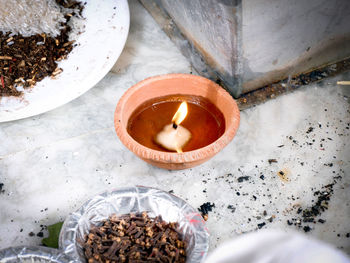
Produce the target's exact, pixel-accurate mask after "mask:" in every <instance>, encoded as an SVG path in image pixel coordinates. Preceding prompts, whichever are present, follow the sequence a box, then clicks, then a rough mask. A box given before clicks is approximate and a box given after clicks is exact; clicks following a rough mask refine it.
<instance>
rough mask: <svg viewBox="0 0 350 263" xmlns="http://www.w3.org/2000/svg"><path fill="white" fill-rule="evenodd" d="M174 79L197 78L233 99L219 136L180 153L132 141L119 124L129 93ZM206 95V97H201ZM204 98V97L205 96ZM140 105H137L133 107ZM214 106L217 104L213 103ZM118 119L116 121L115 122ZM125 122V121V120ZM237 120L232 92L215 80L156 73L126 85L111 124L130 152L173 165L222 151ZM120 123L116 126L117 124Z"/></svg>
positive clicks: (235, 127)
mask: <svg viewBox="0 0 350 263" xmlns="http://www.w3.org/2000/svg"><path fill="white" fill-rule="evenodd" d="M174 78H175V79H176V78H183V79H188V78H193V79H195V80H196V81H199V82H201V83H203V84H210V86H212V87H213V88H215V89H216V92H217V94H218V95H221V96H223V97H225V98H226V99H228V98H229V100H230V101H231V102H232V110H233V112H232V118H233V120H231V121H228V120H226V118H227V116H225V114H224V113H223V114H224V118H225V132H224V134H223V135H221V137H219V138H218V139H217V140H216V141H214V142H213V143H211V144H209V145H207V146H205V147H202V148H199V149H196V150H192V151H187V152H183V153H177V152H165V151H158V150H153V149H150V148H148V147H146V146H144V145H142V144H140V143H138V142H137V141H135V140H134V139H133V138H132V137H131V136H130V135H129V133H128V132H127V129H126V125H127V123H126V124H125V126H124V125H123V123H122V121H121V120H122V119H123V118H122V114H123V108H124V105H125V103H126V102H128V99H129V98H130V96H131V95H132V94H134V93H135V92H137V91H138V90H140V89H142V88H143V87H144V86H145V84H150V83H152V82H154V81H161V80H166V79H174ZM171 94H179V93H169V95H171ZM187 94H188V95H191V90H189V91H188V93H187ZM203 97H205V96H203ZM206 98H207V97H206ZM207 99H209V100H210V101H212V100H211V99H210V98H207ZM138 106H140V105H136V107H135V109H136V108H137V107H138ZM216 107H218V106H217V105H216ZM118 120H119V121H118ZM127 121H128V120H127ZM239 122H240V112H239V109H238V106H237V103H236V101H235V100H234V99H233V98H232V97H231V95H230V94H229V93H228V92H227V91H226V90H224V89H223V88H222V87H221V86H219V85H218V84H216V83H215V82H213V81H211V80H209V79H207V78H204V77H201V76H196V75H191V74H166V75H159V76H154V77H149V78H147V79H144V80H142V81H140V82H138V83H137V84H135V85H133V86H132V87H131V88H129V89H128V90H127V91H126V92H125V93H124V94H123V96H122V97H121V98H120V100H119V102H118V104H117V107H116V110H115V113H114V126H115V130H116V133H117V135H118V137H119V139H120V140H121V142H122V143H123V144H124V145H125V146H126V147H127V148H128V149H130V150H131V151H132V152H133V153H135V154H136V155H138V156H139V157H141V158H143V159H149V160H153V161H155V162H159V163H174V164H177V163H178V164H180V163H188V162H195V161H199V160H202V159H206V158H210V157H213V156H214V155H215V154H216V153H218V152H219V151H221V150H222V149H223V148H224V147H225V146H226V145H227V144H228V143H229V142H230V141H231V140H232V139H233V137H234V136H235V134H236V131H237V129H238V127H239ZM118 123H119V125H117V124H118Z"/></svg>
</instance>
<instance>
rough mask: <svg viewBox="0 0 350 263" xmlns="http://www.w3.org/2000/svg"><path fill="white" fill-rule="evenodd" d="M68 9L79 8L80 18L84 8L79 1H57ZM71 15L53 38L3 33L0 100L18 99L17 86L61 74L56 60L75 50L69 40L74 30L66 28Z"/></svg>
mask: <svg viewBox="0 0 350 263" xmlns="http://www.w3.org/2000/svg"><path fill="white" fill-rule="evenodd" d="M56 2H57V3H58V4H59V5H61V6H63V7H67V8H77V9H78V13H79V14H80V15H81V12H82V10H83V7H84V6H83V5H82V4H81V3H80V2H77V1H63V0H57V1H56ZM71 16H72V14H68V15H66V16H65V18H66V22H65V23H63V24H62V25H61V26H62V29H61V32H60V34H59V35H58V36H57V37H52V36H49V35H46V34H36V35H33V36H30V37H23V36H22V35H20V34H18V35H14V36H10V34H11V32H8V33H2V32H0V79H1V86H0V98H1V97H2V96H19V95H21V94H22V92H21V91H19V90H17V88H16V87H19V86H22V87H23V88H28V87H33V86H34V85H35V83H36V82H38V81H41V80H42V79H44V78H45V77H46V76H56V75H58V74H59V73H61V72H62V69H60V68H58V67H57V61H60V60H62V59H65V58H67V55H68V54H69V52H71V50H72V49H73V43H74V41H69V40H68V38H69V32H70V31H71V27H70V26H68V25H67V23H68V22H69V20H70V18H71Z"/></svg>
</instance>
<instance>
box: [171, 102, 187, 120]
mask: <svg viewBox="0 0 350 263" xmlns="http://www.w3.org/2000/svg"><path fill="white" fill-rule="evenodd" d="M187 112H188V109H187V103H186V102H185V101H184V102H182V103H181V105H180V107H179V109H178V110H177V112H176V113H175V115H174V117H173V119H172V120H171V121H172V122H173V123H175V124H176V125H179V124H180V123H181V122H182V121H183V120H184V119H185V118H186V116H187Z"/></svg>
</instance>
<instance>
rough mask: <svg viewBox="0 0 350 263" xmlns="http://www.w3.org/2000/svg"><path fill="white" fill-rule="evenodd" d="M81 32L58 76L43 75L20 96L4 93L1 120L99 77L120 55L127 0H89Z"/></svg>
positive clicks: (48, 106)
mask: <svg viewBox="0 0 350 263" xmlns="http://www.w3.org/2000/svg"><path fill="white" fill-rule="evenodd" d="M86 2H87V4H86V5H85V8H84V11H83V17H84V18H85V21H83V24H84V25H85V28H84V32H83V33H82V34H80V35H79V36H78V37H77V38H76V43H77V44H78V45H77V46H76V47H75V48H73V50H72V52H71V53H70V54H69V55H68V58H67V59H65V60H62V61H61V62H59V64H58V66H59V67H60V68H62V69H63V72H62V73H61V74H59V75H58V76H57V79H51V78H50V77H46V78H45V79H43V80H42V81H41V82H38V83H37V84H36V85H35V87H34V88H33V89H31V90H26V91H25V93H24V96H23V97H20V98H16V97H3V98H1V101H0V122H5V121H12V120H17V119H22V118H26V117H30V116H34V115H37V114H40V113H44V112H47V111H49V110H52V109H54V108H57V107H59V106H61V105H63V104H66V103H68V102H70V101H72V100H73V99H75V98H77V97H79V96H80V95H82V94H83V93H85V92H86V91H88V90H89V89H90V88H92V87H93V86H94V85H95V84H96V83H97V82H98V81H100V80H101V79H102V78H103V77H104V76H105V75H106V74H107V73H108V71H109V70H110V69H111V68H112V67H113V65H114V63H115V62H116V60H117V59H118V57H119V56H120V53H121V52H122V50H123V47H124V45H125V42H126V39H127V36H128V32H129V24H130V13H129V6H128V2H127V0H104V1H96V0H88V1H86Z"/></svg>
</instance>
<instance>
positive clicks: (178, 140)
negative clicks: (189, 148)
mask: <svg viewBox="0 0 350 263" xmlns="http://www.w3.org/2000/svg"><path fill="white" fill-rule="evenodd" d="M187 112H188V109H187V103H186V102H182V103H181V105H180V107H179V109H178V110H177V111H176V113H175V115H174V117H173V119H172V122H173V123H172V124H168V125H166V126H165V127H164V128H163V130H162V131H161V132H160V133H158V134H157V136H156V137H155V141H156V143H158V144H159V145H161V146H163V147H164V148H166V149H168V150H170V151H177V152H178V153H181V152H182V149H183V147H184V146H185V145H186V143H187V142H188V141H189V140H190V139H191V132H190V131H189V130H187V129H186V128H184V127H182V126H180V123H181V122H182V121H183V120H184V119H185V118H186V116H187Z"/></svg>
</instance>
